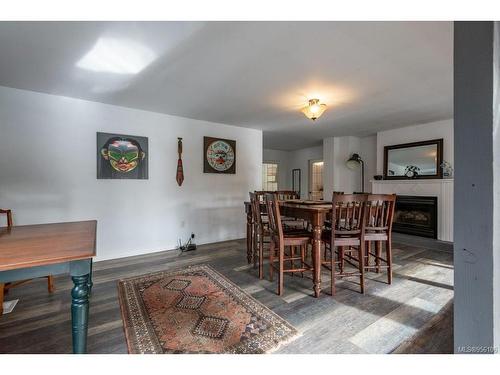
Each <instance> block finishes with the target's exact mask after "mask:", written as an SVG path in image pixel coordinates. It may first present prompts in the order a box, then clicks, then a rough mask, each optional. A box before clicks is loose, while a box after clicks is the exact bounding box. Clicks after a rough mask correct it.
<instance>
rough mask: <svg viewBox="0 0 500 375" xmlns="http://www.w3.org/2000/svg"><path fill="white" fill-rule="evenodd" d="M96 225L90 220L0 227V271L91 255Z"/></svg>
mask: <svg viewBox="0 0 500 375" xmlns="http://www.w3.org/2000/svg"><path fill="white" fill-rule="evenodd" d="M96 227H97V221H96V220H91V221H78V222H68V223H53V224H37V225H20V226H13V227H10V228H7V227H4V228H0V271H8V270H13V269H19V268H27V267H35V266H43V265H48V264H56V263H63V262H68V261H73V260H80V259H88V258H92V257H94V256H95V254H96V252H95V249H96Z"/></svg>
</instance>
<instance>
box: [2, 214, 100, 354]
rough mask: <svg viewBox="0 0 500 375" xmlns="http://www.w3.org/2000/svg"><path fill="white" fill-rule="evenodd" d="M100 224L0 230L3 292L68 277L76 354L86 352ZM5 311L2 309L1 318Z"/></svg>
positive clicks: (40, 226)
mask: <svg viewBox="0 0 500 375" xmlns="http://www.w3.org/2000/svg"><path fill="white" fill-rule="evenodd" d="M96 227H97V221H95V220H90V221H78V222H65V223H53V224H37V225H20V226H12V227H5V228H0V293H3V284H5V283H8V282H15V281H21V280H26V279H33V278H37V277H43V276H47V275H59V274H69V276H70V277H71V279H72V281H73V288H72V289H71V299H72V300H71V320H72V343H73V353H85V352H86V350H87V332H88V314H89V295H90V292H91V290H92V258H93V257H94V256H95V255H96ZM1 315H2V311H1V310H0V319H1Z"/></svg>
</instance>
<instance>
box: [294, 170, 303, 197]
mask: <svg viewBox="0 0 500 375" xmlns="http://www.w3.org/2000/svg"><path fill="white" fill-rule="evenodd" d="M300 180H301V177H300V169H292V190H293V191H295V192H296V193H297V194H298V195H299V197H300V183H301V181H300Z"/></svg>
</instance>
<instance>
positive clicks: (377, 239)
mask: <svg viewBox="0 0 500 375" xmlns="http://www.w3.org/2000/svg"><path fill="white" fill-rule="evenodd" d="M395 205H396V194H370V195H368V198H367V203H366V228H365V244H366V245H367V248H368V254H367V255H368V256H370V257H372V258H374V259H375V264H374V265H371V264H369V263H367V264H366V265H365V269H366V270H368V271H370V270H375V272H377V273H380V271H381V269H386V270H387V283H388V284H391V283H392V222H393V219H394V207H395ZM372 242H374V243H375V253H373V252H371V246H370V244H371V243H372ZM383 245H384V247H385V257H384V256H383V254H382V247H383Z"/></svg>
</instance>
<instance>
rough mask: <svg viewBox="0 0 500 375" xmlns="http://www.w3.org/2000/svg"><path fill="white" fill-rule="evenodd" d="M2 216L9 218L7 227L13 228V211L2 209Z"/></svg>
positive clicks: (0, 211)
mask: <svg viewBox="0 0 500 375" xmlns="http://www.w3.org/2000/svg"><path fill="white" fill-rule="evenodd" d="M0 215H6V216H7V227H9V228H10V227H12V225H13V224H12V210H3V209H1V208H0Z"/></svg>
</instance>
